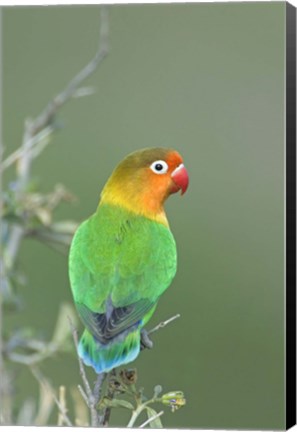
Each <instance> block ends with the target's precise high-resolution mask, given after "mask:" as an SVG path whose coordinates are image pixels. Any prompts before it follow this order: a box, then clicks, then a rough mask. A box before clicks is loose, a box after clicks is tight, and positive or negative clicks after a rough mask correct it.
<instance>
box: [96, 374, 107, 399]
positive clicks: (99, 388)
mask: <svg viewBox="0 0 297 432" xmlns="http://www.w3.org/2000/svg"><path fill="white" fill-rule="evenodd" d="M105 377H106V374H105V373H101V374H98V375H97V379H96V381H95V386H94V391H93V394H94V398H95V401H96V404H97V403H98V402H99V400H100V397H101V391H102V384H103V382H104V379H105Z"/></svg>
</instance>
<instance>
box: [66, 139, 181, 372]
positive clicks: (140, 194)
mask: <svg viewBox="0 0 297 432" xmlns="http://www.w3.org/2000/svg"><path fill="white" fill-rule="evenodd" d="M188 184H189V176H188V172H187V170H186V168H185V166H184V163H183V159H182V157H181V155H180V154H179V153H178V152H177V151H176V150H174V149H170V148H164V147H152V148H144V149H141V150H137V151H134V152H133V153H130V154H128V155H127V156H126V157H125V158H124V159H123V160H122V161H121V162H120V163H119V164H118V165H117V167H116V168H115V169H114V171H113V172H112V174H111V176H110V177H109V178H108V180H107V182H106V184H105V186H104V187H103V189H102V192H101V195H100V200H99V204H98V207H97V210H96V211H95V213H94V214H93V215H91V216H90V217H89V218H88V219H86V220H85V221H84V222H82V223H81V224H80V225H79V227H78V228H77V230H76V232H75V234H74V236H73V239H72V242H71V246H70V252H69V279H70V285H71V290H72V295H73V299H74V303H75V306H76V309H77V312H78V315H79V317H80V319H81V321H82V323H83V325H84V327H85V328H84V331H83V333H82V336H81V338H80V341H79V343H78V347H77V351H78V355H79V357H80V358H81V359H82V361H83V363H84V364H85V365H87V366H91V367H92V368H93V369H94V370H95V372H96V373H97V374H100V373H107V372H110V371H111V370H112V369H114V368H116V367H119V366H122V365H125V364H127V363H130V362H132V361H134V360H135V359H136V357H137V356H138V354H139V352H140V350H141V347H142V346H147V347H151V345H152V341H150V339H149V338H148V334H147V332H146V331H145V329H144V326H145V325H146V324H147V322H148V321H149V320H150V318H151V317H152V315H153V313H154V312H155V309H156V306H157V303H158V300H159V298H160V296H161V295H162V294H163V292H164V291H165V290H166V289H167V288H168V287H169V286H170V284H171V282H172V280H173V278H174V276H175V274H176V270H177V249H176V242H175V239H174V237H173V234H172V232H171V230H170V227H169V223H168V220H167V216H166V213H165V209H164V203H165V201H166V199H167V198H168V197H169V196H170V195H171V194H174V193H176V192H178V191H180V192H181V194H184V193H185V192H186V190H187V188H188Z"/></svg>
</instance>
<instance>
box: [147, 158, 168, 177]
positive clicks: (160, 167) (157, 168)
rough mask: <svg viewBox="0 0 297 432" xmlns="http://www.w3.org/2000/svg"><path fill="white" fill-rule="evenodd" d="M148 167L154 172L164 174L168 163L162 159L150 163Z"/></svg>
mask: <svg viewBox="0 0 297 432" xmlns="http://www.w3.org/2000/svg"><path fill="white" fill-rule="evenodd" d="M150 168H151V170H152V171H154V173H156V174H165V173H167V170H168V165H167V163H166V162H165V161H163V160H157V161H155V162H153V163H152V164H151V166H150Z"/></svg>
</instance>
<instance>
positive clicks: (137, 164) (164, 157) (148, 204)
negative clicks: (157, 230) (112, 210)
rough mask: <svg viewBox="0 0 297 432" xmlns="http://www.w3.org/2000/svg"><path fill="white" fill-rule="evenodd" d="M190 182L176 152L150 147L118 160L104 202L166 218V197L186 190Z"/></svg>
mask: <svg viewBox="0 0 297 432" xmlns="http://www.w3.org/2000/svg"><path fill="white" fill-rule="evenodd" d="M188 184H189V177H188V173H187V170H186V168H185V167H184V164H183V160H182V157H181V156H180V154H179V153H178V152H177V151H175V150H172V149H167V148H147V149H143V150H139V151H136V152H133V153H131V154H129V155H128V156H127V157H126V158H125V159H123V160H122V162H120V163H119V165H118V166H117V167H116V169H115V170H114V171H113V173H112V175H111V176H110V178H109V179H108V181H107V183H106V185H105V187H104V189H103V191H102V194H101V203H109V204H114V205H120V206H123V207H125V208H127V209H129V210H131V211H134V212H135V213H139V214H142V215H144V216H147V217H149V218H151V219H155V220H160V221H162V220H163V221H166V216H165V213H164V209H163V204H164V202H165V200H166V198H168V196H169V195H170V194H173V193H176V192H178V191H181V194H183V193H185V192H186V190H187V187H188ZM164 218H165V219H164Z"/></svg>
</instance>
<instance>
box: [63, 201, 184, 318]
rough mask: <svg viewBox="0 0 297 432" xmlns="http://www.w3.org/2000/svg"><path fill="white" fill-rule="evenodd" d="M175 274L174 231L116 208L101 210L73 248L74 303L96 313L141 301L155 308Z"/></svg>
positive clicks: (82, 227) (76, 238)
mask: <svg viewBox="0 0 297 432" xmlns="http://www.w3.org/2000/svg"><path fill="white" fill-rule="evenodd" d="M175 272H176V245H175V241H174V238H173V236H172V234H171V232H170V230H169V228H167V227H165V226H164V225H162V224H160V223H157V222H154V221H152V220H150V219H147V218H145V217H143V216H138V215H135V214H133V213H131V212H128V211H126V210H125V209H123V208H120V207H117V206H112V205H107V204H104V205H101V206H99V207H98V210H97V212H96V213H95V214H94V215H93V216H91V217H90V218H89V219H88V220H86V221H85V222H84V223H82V224H81V225H80V227H79V228H78V230H77V232H76V234H75V236H74V239H73V242H72V246H71V250H70V258H69V273H70V281H71V287H72V292H73V296H74V300H75V302H76V303H80V304H84V305H85V306H87V307H88V308H89V309H90V310H91V311H93V312H97V313H105V312H106V307H107V299H111V301H112V304H113V305H114V306H115V307H125V306H128V305H130V304H133V303H135V302H139V301H142V300H147V301H148V302H149V303H150V304H154V303H155V302H156V301H157V299H158V297H159V296H160V295H161V294H162V293H163V292H164V290H165V289H166V288H167V287H168V286H169V284H170V282H171V280H172V279H173V277H174V275H175ZM140 303H141V302H140Z"/></svg>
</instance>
